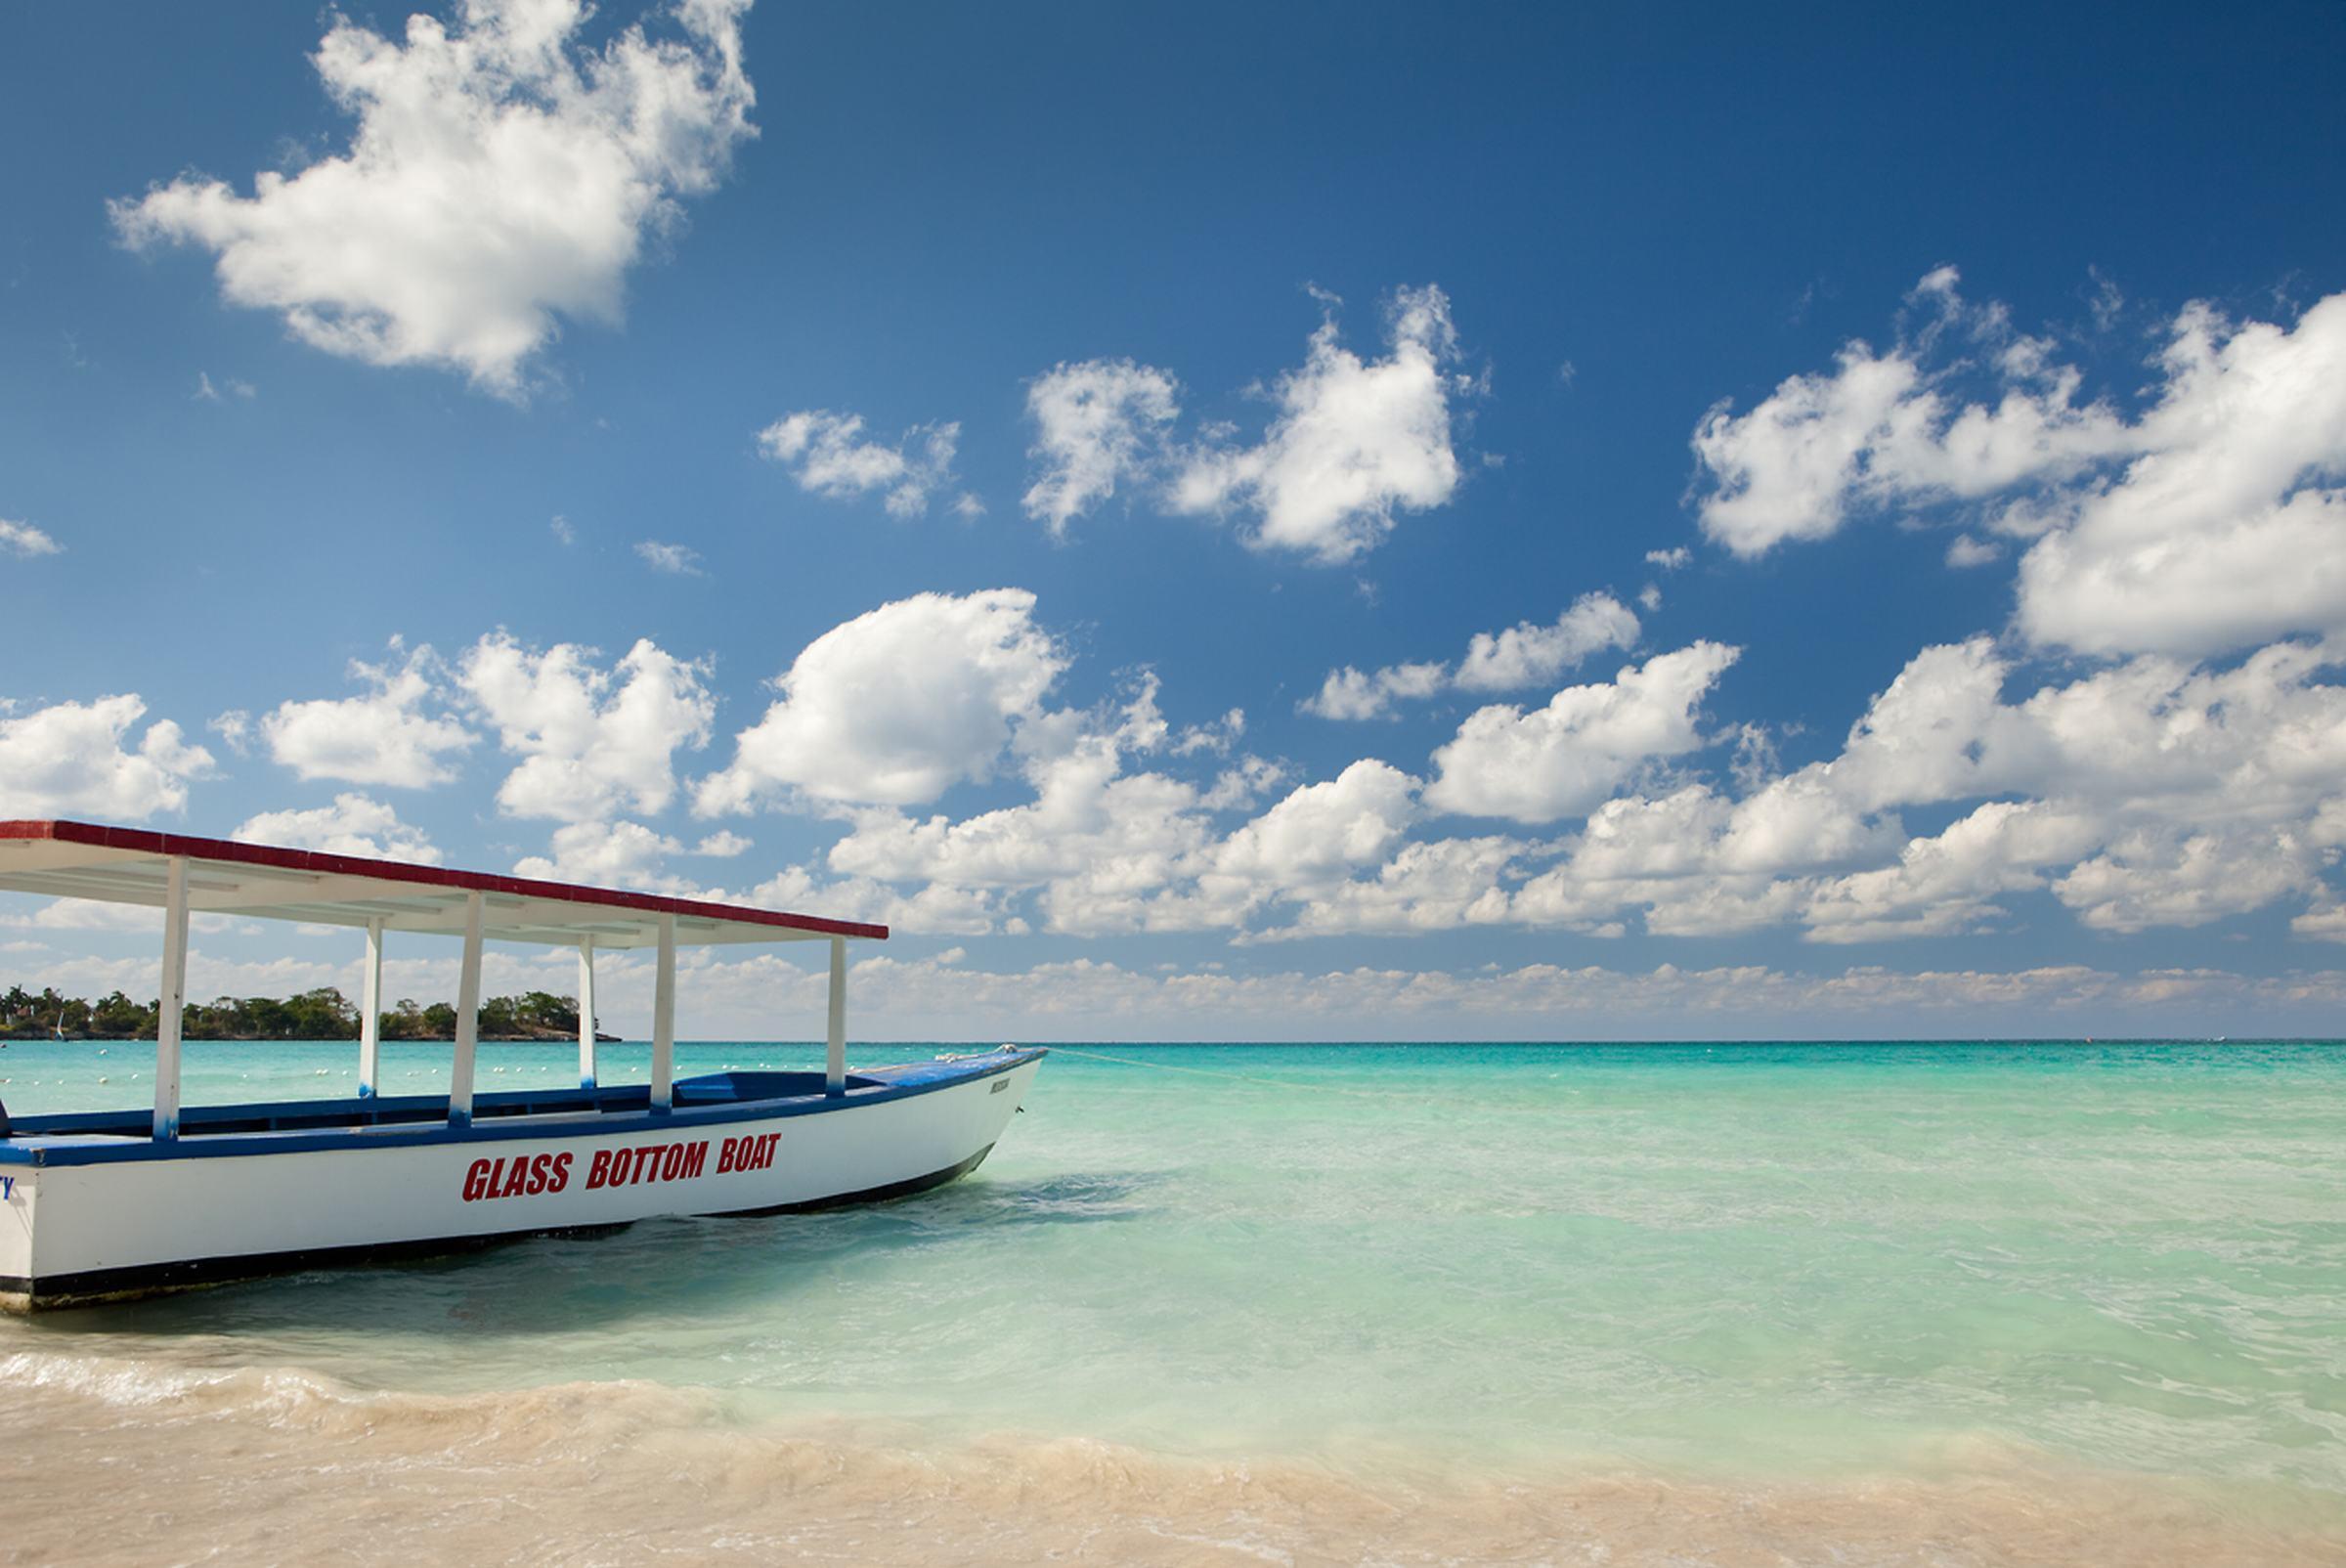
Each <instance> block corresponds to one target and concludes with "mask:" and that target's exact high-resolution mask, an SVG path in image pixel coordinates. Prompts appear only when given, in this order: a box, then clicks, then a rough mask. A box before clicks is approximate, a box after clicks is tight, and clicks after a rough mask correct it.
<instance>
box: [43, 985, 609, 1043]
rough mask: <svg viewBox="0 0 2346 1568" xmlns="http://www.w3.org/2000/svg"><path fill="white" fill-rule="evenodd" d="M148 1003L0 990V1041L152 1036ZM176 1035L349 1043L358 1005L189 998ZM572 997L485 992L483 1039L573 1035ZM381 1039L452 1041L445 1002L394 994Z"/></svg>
mask: <svg viewBox="0 0 2346 1568" xmlns="http://www.w3.org/2000/svg"><path fill="white" fill-rule="evenodd" d="M160 1011H161V1006H160V1004H159V1003H156V1002H137V1001H133V1000H131V998H129V997H127V996H125V995H123V994H122V993H121V992H120V991H113V992H110V993H109V994H108V995H105V996H102V997H100V998H98V1000H96V1001H95V1002H90V1001H84V1000H83V999H82V998H80V997H77V996H60V995H59V994H58V993H57V992H56V991H55V990H51V989H44V990H41V991H39V992H37V993H36V992H32V991H28V990H26V989H25V988H24V987H23V986H22V985H12V986H10V987H9V988H8V990H7V991H6V992H5V993H0V1039H10V1040H22V1039H32V1038H51V1037H54V1036H56V1035H58V1034H60V1033H63V1034H65V1036H66V1037H67V1038H79V1039H102V1040H152V1039H153V1038H154V1032H155V1019H156V1017H157V1015H158V1014H159V1013H160ZM180 1031H181V1033H182V1034H183V1035H184V1036H185V1037H186V1038H188V1039H191V1040H355V1039H357V1038H358V1037H359V1010H358V1009H357V1008H356V1007H355V1006H353V1005H352V1004H351V1002H350V1000H349V998H347V997H345V996H344V995H343V994H342V993H341V992H340V991H338V990H336V989H335V988H334V987H332V986H330V985H323V986H320V987H319V988H318V989H317V990H314V991H303V992H302V993H301V994H300V995H298V996H288V997H284V998H282V999H281V998H278V997H274V996H223V997H221V998H220V999H219V1000H217V1001H213V1002H190V1003H189V1004H188V1010H187V1013H186V1014H185V1015H184V1022H183V1023H182V1024H181V1025H180ZM578 1033H579V1001H578V998H577V997H575V996H555V995H553V994H552V993H550V992H547V991H530V992H527V993H525V994H523V995H520V996H492V997H490V998H489V999H488V1000H487V1001H485V1002H483V1003H482V1004H481V1038H482V1039H484V1040H558V1039H576V1038H578ZM382 1036H383V1038H384V1039H386V1040H453V1039H455V1038H456V1009H455V1008H453V1007H451V1006H450V1005H449V1004H448V1003H446V1002H434V1003H432V1004H431V1005H430V1006H429V1007H419V1006H417V1005H416V1004H415V1002H414V1001H413V1000H412V999H410V998H407V997H402V998H401V999H400V1000H399V1001H398V1002H396V1003H394V1004H392V1007H391V1010H390V1011H389V1012H387V1013H385V1014H384V1015H383V1017H382Z"/></svg>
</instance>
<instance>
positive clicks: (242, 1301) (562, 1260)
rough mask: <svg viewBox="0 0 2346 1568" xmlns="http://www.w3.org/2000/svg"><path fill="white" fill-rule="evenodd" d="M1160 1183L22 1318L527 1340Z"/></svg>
mask: <svg viewBox="0 0 2346 1568" xmlns="http://www.w3.org/2000/svg"><path fill="white" fill-rule="evenodd" d="M1169 1176H1170V1173H1169V1172H1148V1171H1095V1172H1078V1171H1068V1172H1061V1173H1058V1174H1055V1175H1049V1176H1037V1177H1033V1178H1029V1179H1012V1180H1006V1181H988V1180H985V1179H982V1178H974V1179H969V1180H965V1181H962V1182H958V1183H955V1184H954V1185H952V1186H950V1187H946V1188H941V1189H938V1190H936V1191H934V1192H930V1193H924V1194H919V1195H916V1196H913V1197H908V1198H897V1199H894V1200H892V1201H889V1202H882V1203H866V1204H858V1205H855V1206H851V1207H842V1208H835V1209H826V1210H822V1211H818V1212H814V1213H804V1214H766V1215H745V1216H721V1217H692V1218H678V1217H662V1218H653V1219H645V1220H638V1221H635V1222H634V1223H633V1224H630V1225H625V1226H615V1227H610V1228H605V1229H598V1230H594V1231H588V1232H574V1233H565V1234H560V1235H541V1236H522V1237H514V1238H509V1239H500V1240H497V1241H490V1242H486V1243H483V1244H480V1245H476V1246H472V1247H469V1248H465V1249H463V1250H458V1251H452V1252H447V1253H437V1254H433V1255H429V1256H423V1257H416V1258H410V1259H403V1260H399V1261H391V1262H383V1263H378V1264H361V1265H357V1266H351V1267H336V1268H330V1269H310V1270H302V1271H297V1272H292V1273H286V1274H279V1275H273V1276H268V1277H264V1278H260V1279H254V1280H248V1281H243V1282H241V1283H237V1284H230V1285H221V1286H219V1287H217V1288H213V1289H203V1290H194V1291H187V1292H184V1293H180V1294H174V1295H166V1296H155V1297H150V1298H147V1299H144V1300H137V1301H125V1302H116V1303H112V1304H109V1305H104V1306H96V1307H89V1308H67V1309H64V1310H59V1311H53V1312H50V1313H47V1314H44V1315H42V1316H40V1317H38V1318H36V1319H34V1320H31V1325H32V1327H33V1328H35V1329H36V1330H38V1329H53V1330H57V1331H61V1332H69V1333H71V1334H74V1335H92V1336H111V1335H125V1336H137V1335H151V1336H168V1337H174V1338H176V1337H182V1336H188V1335H197V1334H205V1335H216V1334H225V1335H245V1334H255V1333H258V1334H281V1333H300V1332H301V1331H303V1330H304V1329H307V1328H347V1327H348V1326H350V1325H353V1324H357V1323H368V1322H377V1323H386V1324H390V1323H396V1324H401V1325H404V1326H408V1327H410V1328H413V1327H416V1326H422V1325H437V1326H438V1327H439V1330H440V1331H443V1332H449V1333H456V1334H463V1335H477V1334H491V1335H501V1334H516V1335H519V1334H537V1333H547V1332H560V1331H563V1330H565V1329H568V1328H577V1327H579V1326H581V1325H582V1324H586V1323H598V1324H601V1325H603V1326H605V1327H608V1326H610V1325H612V1324H614V1323H616V1322H619V1321H622V1320H626V1319H630V1318H635V1317H667V1316H674V1315H677V1314H681V1313H686V1312H689V1313H692V1314H696V1315H700V1314H708V1313H711V1312H713V1311H720V1310H723V1309H726V1308H727V1307H729V1306H733V1305H738V1304H739V1303H741V1302H744V1301H748V1300H751V1299H766V1300H772V1301H777V1302H787V1301H788V1300H789V1299H790V1297H791V1296H792V1295H793V1294H794V1293H797V1292H800V1291H812V1290H830V1289H834V1288H836V1286H837V1284H838V1278H839V1274H840V1272H841V1270H842V1269H843V1268H844V1267H845V1266H847V1264H848V1263H849V1262H850V1261H851V1262H852V1263H853V1265H854V1266H855V1268H856V1269H857V1270H858V1271H862V1272H868V1271H873V1270H885V1269H886V1268H888V1267H889V1265H890V1264H891V1262H893V1261H896V1260H901V1261H903V1262H905V1263H907V1264H910V1263H914V1262H916V1261H917V1262H918V1264H919V1266H920V1267H923V1268H929V1267H935V1266H937V1265H938V1264H939V1263H941V1262H949V1259H939V1258H938V1257H936V1254H938V1253H940V1252H941V1253H948V1254H949V1253H951V1252H952V1251H954V1250H956V1249H962V1248H975V1247H978V1246H983V1245H986V1244H988V1243H990V1242H992V1241H998V1240H999V1239H1001V1238H1002V1237H1003V1236H1004V1235H1005V1233H1010V1232H1017V1231H1021V1230H1024V1229H1027V1228H1057V1227H1061V1226H1066V1225H1092V1224H1111V1223H1115V1222H1118V1221H1123V1220H1131V1219H1138V1218H1140V1217H1142V1216H1143V1215H1144V1213H1145V1212H1146V1205H1145V1203H1144V1201H1143V1196H1144V1195H1145V1194H1146V1193H1147V1192H1148V1190H1149V1189H1150V1188H1151V1187H1153V1186H1155V1185H1157V1184H1158V1183H1160V1182H1162V1181H1164V1180H1166V1179H1168V1177H1169Z"/></svg>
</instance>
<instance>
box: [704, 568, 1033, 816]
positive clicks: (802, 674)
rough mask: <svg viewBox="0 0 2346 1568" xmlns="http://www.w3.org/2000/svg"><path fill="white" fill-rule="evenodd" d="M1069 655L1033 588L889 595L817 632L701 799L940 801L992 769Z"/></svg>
mask: <svg viewBox="0 0 2346 1568" xmlns="http://www.w3.org/2000/svg"><path fill="white" fill-rule="evenodd" d="M1065 668H1066V656H1065V655H1064V653H1062V652H1061V651H1060V648H1059V645H1058V644H1057V643H1056V642H1055V641H1053V640H1052V638H1051V637H1050V635H1049V634H1048V633H1047V632H1044V631H1043V630H1042V629H1041V628H1040V627H1038V626H1036V625H1035V622H1034V595H1033V594H1032V593H1029V592H1027V591H1026V590H1025V589H1023V588H993V589H988V590H985V591H981V592H976V593H968V594H949V593H920V594H915V595H914V596H913V597H911V598H908V599H898V600H895V601H894V602H892V603H889V604H884V605H882V606H881V607H880V608H878V609H876V610H872V611H869V612H867V613H865V614H863V615H860V616H857V617H856V618H855V619H854V620H852V621H848V622H847V623H846V624H844V625H842V626H838V627H834V628H833V629H832V630H830V631H829V632H824V633H823V634H822V635H821V636H819V637H817V638H815V639H814V641H812V642H810V643H808V644H807V645H806V647H805V648H804V650H803V651H802V652H801V653H800V654H799V656H798V658H797V659H796V660H794V661H793V662H792V664H791V667H790V669H789V670H787V671H785V672H784V673H783V675H781V677H780V679H779V681H778V682H777V685H778V686H779V688H780V692H781V695H780V696H779V697H778V698H777V699H776V700H775V702H774V703H773V704H772V705H771V706H770V707H768V708H767V709H766V711H765V714H764V717H762V718H761V719H759V720H758V722H757V723H756V724H754V725H752V726H751V727H750V728H748V729H746V730H744V731H742V733H741V736H740V739H739V742H738V746H737V749H736V751H735V754H734V759H733V762H732V763H731V765H729V766H727V767H726V768H725V769H724V770H723V771H721V772H718V773H716V774H713V775H711V776H710V777H709V778H706V779H704V780H702V782H701V784H700V787H699V789H698V792H697V794H696V798H695V802H694V805H695V808H696V809H697V810H698V811H700V812H701V813H702V814H704V815H713V814H716V813H717V812H721V811H741V810H748V809H751V808H752V807H754V806H758V805H760V804H761V803H768V802H772V801H775V800H778V799H781V798H783V797H784V796H785V795H786V794H787V793H788V792H790V791H793V790H797V791H803V792H804V794H805V795H807V796H810V797H813V798H815V799H817V800H824V801H842V802H861V803H868V804H873V805H885V806H911V805H918V804H921V803H923V802H927V801H933V800H934V799H935V798H936V797H937V796H938V795H940V794H942V793H943V792H944V791H945V790H946V789H947V788H949V787H950V786H952V785H953V784H956V783H958V782H961V781H963V780H965V779H981V778H985V777H987V776H989V775H990V774H991V773H992V772H993V771H994V768H995V766H996V764H997V762H998V761H999V759H1000V758H1001V756H1002V753H1003V750H1004V748H1005V747H1006V746H1007V745H1008V744H1009V743H1010V740H1011V738H1012V736H1013V734H1014V732H1015V731H1016V730H1017V729H1018V728H1019V726H1021V724H1023V723H1025V722H1028V721H1030V720H1032V719H1036V718H1037V717H1038V716H1039V715H1040V714H1041V712H1042V702H1043V698H1044V695H1045V694H1046V693H1047V692H1048V691H1049V690H1050V689H1051V686H1052V684H1053V683H1054V682H1055V681H1057V680H1058V678H1059V676H1060V674H1061V672H1062V671H1064V669H1065Z"/></svg>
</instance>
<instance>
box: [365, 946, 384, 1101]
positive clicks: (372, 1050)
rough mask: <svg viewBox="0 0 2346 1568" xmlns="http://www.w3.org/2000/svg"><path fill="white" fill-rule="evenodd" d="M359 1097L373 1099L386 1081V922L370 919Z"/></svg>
mask: <svg viewBox="0 0 2346 1568" xmlns="http://www.w3.org/2000/svg"><path fill="white" fill-rule="evenodd" d="M359 998H360V1000H359V1098H360V1099H362V1100H371V1099H373V1098H374V1096H375V1093H376V1085H378V1084H379V1083H381V1081H382V1070H381V1065H380V1058H381V1056H382V1051H383V923H382V921H381V920H380V919H375V920H369V922H367V975H366V979H365V980H363V981H362V982H361V984H360V986H359Z"/></svg>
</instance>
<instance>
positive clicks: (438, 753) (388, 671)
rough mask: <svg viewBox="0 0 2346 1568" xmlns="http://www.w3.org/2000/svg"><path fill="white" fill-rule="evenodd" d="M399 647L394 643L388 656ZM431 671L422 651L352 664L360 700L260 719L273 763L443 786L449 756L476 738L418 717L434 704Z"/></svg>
mask: <svg viewBox="0 0 2346 1568" xmlns="http://www.w3.org/2000/svg"><path fill="white" fill-rule="evenodd" d="M399 646H400V645H399V643H398V642H397V641H396V640H394V642H393V643H392V651H393V653H395V654H396V653H397V652H398V651H399ZM438 669H439V661H438V660H437V659H436V658H435V657H434V656H433V653H432V650H431V649H430V648H429V647H428V646H427V647H419V648H417V649H415V650H414V652H413V653H411V654H410V655H409V656H408V658H407V660H406V662H405V663H403V664H399V665H393V664H392V663H391V662H390V661H389V660H385V661H384V662H383V663H382V664H379V665H374V664H368V663H366V662H364V661H362V660H357V659H354V660H352V661H351V664H350V675H351V678H352V679H354V680H358V681H362V682H364V683H365V684H366V685H367V686H368V687H369V690H368V691H367V693H366V694H365V695H364V696H359V697H341V698H329V697H321V698H316V699H313V700H310V701H307V702H282V703H280V704H278V705H277V707H275V708H274V709H272V710H270V711H269V712H268V713H267V714H265V715H263V716H262V718H261V719H260V723H259V729H260V733H261V738H262V739H263V740H264V741H266V742H267V743H268V747H269V755H270V757H271V758H272V759H273V760H274V761H276V762H280V763H282V765H284V766H286V767H289V768H291V769H293V771H294V772H295V773H296V774H298V775H299V776H301V777H302V778H305V779H338V780H340V781H342V782H343V783H347V784H389V785H395V786H398V787H400V788H403V789H422V788H424V787H426V786H428V785H433V784H445V783H447V782H448V781H449V780H450V779H452V778H455V777H456V762H455V754H456V753H459V752H461V751H463V750H464V749H465V748H466V747H468V746H470V745H472V744H473V742H474V740H475V739H477V737H476V736H475V735H474V734H473V733H472V731H471V730H469V729H466V728H465V727H464V725H463V724H462V723H460V722H458V721H457V720H456V719H452V718H449V717H448V716H447V715H446V714H445V713H437V714H435V713H427V712H426V711H425V709H426V708H427V707H437V706H440V705H441V700H442V699H441V693H440V691H439V689H438V685H437V681H436V672H437V671H438ZM222 717H223V719H226V718H227V717H228V716H226V715H223V716H222ZM223 732H224V733H227V731H225V730H224V731H223Z"/></svg>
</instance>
